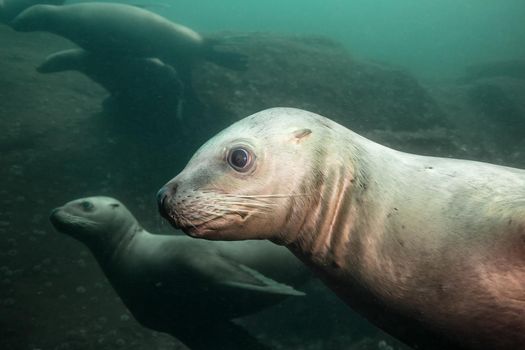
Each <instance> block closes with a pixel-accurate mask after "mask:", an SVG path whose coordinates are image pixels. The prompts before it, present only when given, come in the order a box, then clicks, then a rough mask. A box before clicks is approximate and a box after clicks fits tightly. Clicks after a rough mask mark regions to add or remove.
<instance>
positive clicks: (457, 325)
mask: <svg viewBox="0 0 525 350" xmlns="http://www.w3.org/2000/svg"><path fill="white" fill-rule="evenodd" d="M158 202H159V209H160V211H161V214H162V215H163V216H164V217H166V218H167V219H168V220H169V221H170V222H171V223H172V224H173V225H174V226H175V227H178V228H181V229H182V230H184V231H185V232H186V233H187V234H189V235H191V236H193V237H198V238H205V239H211V240H219V239H220V240H242V239H269V240H271V241H273V242H276V243H278V244H282V245H285V246H286V247H288V248H289V249H290V250H291V251H292V252H293V253H294V254H296V255H297V256H298V257H299V258H300V259H301V260H302V261H304V262H305V263H306V264H307V265H308V266H309V267H311V268H312V269H313V270H314V271H315V272H316V273H317V274H318V275H319V276H320V277H321V278H322V279H323V280H324V281H325V283H326V284H327V285H328V286H329V287H330V288H331V289H332V290H333V291H335V292H336V293H337V294H338V295H339V296H340V297H341V298H342V299H343V300H344V301H345V302H346V303H347V304H348V305H349V306H351V307H352V308H354V309H355V310H356V311H358V312H360V313H361V314H362V315H363V316H365V317H367V318H368V319H369V320H371V321H372V322H373V323H375V324H376V325H377V326H379V327H380V328H382V329H383V330H385V331H386V332H388V333H390V334H392V335H394V336H396V337H398V338H399V339H401V340H403V341H405V342H406V343H407V344H409V345H412V346H415V347H416V348H418V349H459V348H467V349H517V348H520V347H522V346H523V344H525V171H524V170H520V169H513V168H508V167H503V166H497V165H491V164H486V163H480V162H474V161H467V160H457V159H445V158H435V157H425V156H418V155H413V154H408V153H403V152H399V151H396V150H393V149H390V148H387V147H384V146H382V145H379V144H377V143H375V142H372V141H370V140H368V139H366V138H364V137H361V136H359V135H357V134H355V133H354V132H352V131H350V130H348V129H346V128H345V127H343V126H341V125H339V124H337V123H335V122H333V121H331V120H329V119H327V118H324V117H322V116H319V115H316V114H313V113H310V112H307V111H302V110H298V109H292V108H275V109H269V110H266V111H262V112H259V113H257V114H254V115H252V116H250V117H247V118H245V119H243V120H241V121H239V122H237V123H235V124H233V125H232V126H230V127H229V128H227V129H225V130H224V131H222V132H221V133H219V134H218V135H217V136H215V137H214V138H212V139H211V140H209V141H208V142H207V143H206V144H205V145H204V146H202V147H201V148H200V149H199V150H198V151H197V152H196V154H195V155H194V156H193V158H192V159H191V160H190V161H189V163H188V165H187V166H186V168H185V169H184V170H183V171H182V172H181V173H180V174H179V175H177V176H176V177H175V178H174V179H172V180H171V181H170V182H168V184H167V185H166V186H165V187H164V188H162V189H161V190H160V191H159V194H158Z"/></svg>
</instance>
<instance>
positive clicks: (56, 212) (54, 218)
mask: <svg viewBox="0 0 525 350" xmlns="http://www.w3.org/2000/svg"><path fill="white" fill-rule="evenodd" d="M62 209H63V208H62V207H58V208H55V209H53V210H51V213H50V214H49V220H50V221H51V224H52V225H53V226H54V227H55V228H56V229H57V230H58V231H60V232H62V230H63V228H64V220H63V219H62V218H61V216H60V212H61V210H62Z"/></svg>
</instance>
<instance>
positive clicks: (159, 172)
mask: <svg viewBox="0 0 525 350" xmlns="http://www.w3.org/2000/svg"><path fill="white" fill-rule="evenodd" d="M75 2H76V1H75ZM127 2H128V3H130V4H134V5H138V6H140V7H143V8H145V9H147V10H149V11H153V12H156V13H158V14H161V15H163V16H165V17H166V18H169V19H171V20H173V21H175V22H178V23H181V24H184V25H187V26H189V27H191V28H192V29H194V30H196V31H198V32H199V33H202V34H203V35H210V36H215V37H217V36H218V37H220V36H221V35H225V37H226V38H228V39H227V40H226V41H227V43H228V49H231V50H233V51H234V52H235V53H239V54H244V55H246V56H247V58H248V70H247V71H242V72H240V71H231V70H227V69H224V68H223V67H219V66H217V65H214V64H212V63H209V62H207V63H203V64H200V63H199V64H197V65H196V66H195V67H194V69H193V77H192V79H193V81H192V82H193V89H194V90H195V91H194V92H195V94H196V95H197V97H198V99H199V101H200V102H199V103H200V104H201V105H200V106H197V107H196V108H195V109H191V108H190V107H189V104H187V103H185V104H183V105H182V107H183V108H182V111H181V114H178V111H173V112H172V111H171V110H169V109H172V106H171V105H170V104H169V103H166V96H168V100H169V101H168V102H172V101H171V99H172V96H175V97H173V98H176V96H180V94H178V91H177V93H175V94H167V93H165V91H163V89H164V86H169V84H166V85H161V84H160V83H159V84H155V82H153V83H151V79H145V78H144V76H142V78H140V79H143V80H140V79H138V83H139V84H141V83H144V82H145V81H148V84H152V85H150V86H148V88H149V89H150V91H148V92H151V94H146V93H141V92H140V91H142V90H140V91H139V92H138V93H137V95H136V96H139V97H143V96H145V95H147V96H157V95H158V96H161V100H162V101H163V102H164V103H159V102H158V101H157V100H155V98H151V100H150V101H146V102H149V104H145V105H146V106H148V107H147V108H146V109H147V110H144V105H141V106H139V107H142V108H138V107H137V103H136V101H130V103H129V106H130V109H129V110H128V109H126V112H125V113H124V115H119V116H118V117H115V116H114V115H113V112H114V110H112V109H111V108H108V109H106V108H107V107H108V103H107V101H108V99H107V96H108V92H107V91H106V90H105V89H104V88H102V87H101V86H100V85H97V84H96V83H94V82H93V81H92V80H91V79H89V78H87V77H86V76H85V75H83V74H81V73H78V72H62V73H54V74H41V73H38V72H37V71H36V70H35V67H37V66H38V65H40V64H41V63H42V61H43V60H44V59H45V58H46V56H47V55H49V54H52V53H55V52H57V51H60V50H63V49H67V48H71V47H73V45H72V44H71V42H68V41H67V40H64V39H62V38H59V37H58V36H53V35H49V34H47V33H17V32H15V31H13V30H11V29H10V28H9V27H8V26H6V25H3V24H0V180H1V181H2V185H0V349H2V350H19V349H20V350H26V349H27V350H36V349H42V350H48V349H51V350H69V349H71V350H88V349H89V350H91V349H97V350H99V349H107V350H109V349H111V350H113V349H129V350H145V349H148V350H149V349H153V350H161V349H162V350H164V349H166V350H167V349H170V350H178V349H183V346H182V345H181V344H180V343H179V342H178V341H176V340H174V338H173V337H170V336H168V335H165V334H161V333H157V332H153V331H150V330H148V329H146V328H144V327H142V326H141V325H139V324H138V322H136V321H135V320H134V319H133V317H132V315H131V314H130V313H129V311H128V310H127V309H126V307H125V306H124V305H123V304H122V302H121V301H120V299H119V298H118V296H117V294H116V293H115V292H114V290H113V289H112V288H111V286H110V285H109V283H108V281H107V279H106V278H105V277H104V275H103V273H102V272H101V270H100V268H99V266H98V264H97V262H96V261H95V260H94V259H93V257H92V255H91V254H90V252H89V251H88V250H87V248H86V247H85V246H84V245H83V244H81V243H80V242H77V241H76V240H74V239H72V238H70V237H66V236H65V235H62V234H58V233H57V232H56V231H55V230H54V228H53V227H52V226H51V224H50V222H49V219H48V217H49V213H50V211H51V210H52V209H53V208H55V207H57V206H59V205H62V204H64V203H65V202H67V201H69V200H73V199H75V198H79V197H84V196H92V195H110V196H114V197H116V198H118V199H120V200H121V201H122V202H123V203H124V204H125V205H126V206H128V207H129V208H130V210H131V211H132V212H133V213H134V214H135V215H136V216H137V218H138V219H139V221H140V222H141V224H143V225H144V227H145V228H147V229H148V230H150V231H153V232H159V233H166V234H174V233H175V231H174V230H173V229H172V227H171V226H169V225H168V224H167V223H166V222H165V221H164V220H163V219H161V218H160V216H159V215H158V212H157V207H156V202H155V194H156V192H157V191H158V189H159V188H160V187H161V186H163V185H164V184H165V183H166V182H167V181H168V180H170V179H171V178H172V177H173V176H175V175H176V174H177V173H178V172H180V171H181V170H182V169H183V168H184V166H185V165H186V163H187V161H188V160H189V159H190V158H191V156H192V155H193V154H194V153H195V151H196V150H197V149H198V147H199V146H200V145H202V143H203V142H205V141H206V140H207V139H209V138H210V137H212V136H213V135H215V134H216V133H218V132H219V131H220V130H221V129H223V128H224V127H226V126H228V125H230V124H231V123H232V122H234V121H236V120H238V119H240V118H242V117H245V116H248V115H250V114H252V113H254V112H257V111H259V110H262V109H265V108H270V107H276V106H289V107H298V108H304V109H308V110H311V111H313V112H316V113H319V114H322V115H323V116H326V117H328V118H331V119H334V120H336V121H337V122H339V123H342V124H343V125H345V126H347V127H348V128H350V129H352V130H354V131H356V132H358V133H359V134H361V135H363V136H365V137H368V138H370V139H372V140H374V141H377V142H379V143H382V144H384V145H387V146H389V147H392V148H396V149H400V150H403V151H407V152H413V153H418V154H430V155H437V156H445V157H456V158H468V159H476V160H482V161H488V162H492V163H497V164H505V165H510V166H514V167H519V168H525V153H524V151H523V150H524V149H525V138H524V131H525V68H524V67H525V63H524V62H525V45H524V43H525V1H524V0H455V1H454V0H440V1H431V0H419V1H418V0H376V1H375V0H359V1H351V0H328V1H321V0H317V1H314V0H302V1H301V0H282V1H277V0H266V1H255V0H224V1H218V0H200V1H195V0H193V1H192V0H152V1H134V0H133V1H127ZM108 37H109V33H108ZM492 62H496V63H497V64H496V65H490V64H491V63H492ZM498 62H500V63H501V62H502V63H501V64H500V63H498ZM480 63H482V64H484V63H488V64H489V66H484V65H482V66H481V67H478V66H476V65H477V64H480ZM468 67H471V68H470V70H469V69H467V68H468ZM472 67H474V68H472ZM112 69H113V68H112ZM109 73H110V74H111V72H109ZM143 73H144V72H143ZM106 74H107V73H106ZM144 74H146V75H148V78H152V77H154V75H153V74H149V73H148V72H145V73H144ZM168 80H169V77H168ZM169 82H173V81H169ZM134 83H135V84H136V83H137V82H136V81H135V82H134ZM130 85H131V84H130ZM133 86H135V85H133ZM126 87H128V86H126ZM131 102H135V103H131ZM175 102H177V101H175ZM184 102H187V101H184ZM110 103H111V101H109V104H110ZM139 104H141V102H140V101H139ZM166 105H167V106H168V107H166ZM173 105H174V106H179V105H178V104H177V103H174V104H173ZM110 107H111V105H110ZM121 107H122V106H121ZM193 107H195V106H193ZM166 108H167V109H168V111H166ZM175 109H176V107H175ZM115 114H116V113H115ZM120 114H122V113H120ZM178 233H179V234H180V232H178ZM304 288H305V289H304V290H305V291H306V292H307V296H306V297H305V298H304V299H301V300H298V299H297V298H296V299H293V300H287V301H285V302H284V303H283V304H280V305H279V306H278V307H276V308H271V309H269V310H266V311H264V312H263V313H261V314H257V315H254V316H251V317H248V318H247V319H244V320H243V321H242V324H243V325H244V326H246V328H247V329H248V330H249V331H250V332H252V333H253V334H255V335H256V336H257V337H258V338H260V339H262V341H263V342H265V343H267V344H270V345H272V346H273V347H274V348H276V349H284V350H292V349H297V350H299V349H301V350H339V349H341V350H347V349H350V350H393V349H395V350H406V349H408V348H407V347H406V346H404V345H402V344H400V343H399V342H397V341H396V340H395V339H392V338H391V337H389V336H388V335H386V334H384V333H382V332H381V331H379V330H378V329H377V328H375V327H373V326H371V325H370V324H369V323H367V322H366V321H364V320H363V319H362V318H361V317H360V316H359V315H357V314H355V313H353V312H351V311H350V310H349V309H348V308H347V307H346V306H345V305H344V304H343V303H342V302H341V301H340V300H339V299H337V298H336V297H335V296H334V295H333V293H332V292H330V291H329V290H328V289H327V288H326V287H324V286H323V285H322V284H321V283H320V282H318V281H317V282H311V283H309V284H307V285H306V286H305V287H304ZM232 350H235V349H232ZM242 350H246V349H242Z"/></svg>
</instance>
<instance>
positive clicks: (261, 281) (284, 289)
mask: <svg viewBox="0 0 525 350" xmlns="http://www.w3.org/2000/svg"><path fill="white" fill-rule="evenodd" d="M238 268H239V270H242V271H244V272H245V273H247V274H248V275H249V276H250V277H252V278H253V279H254V280H255V281H254V282H255V283H251V282H248V281H245V280H243V281H237V280H234V279H232V280H227V281H224V282H222V284H224V285H227V286H231V287H236V288H242V289H248V290H254V291H260V292H265V293H272V294H281V295H293V296H303V295H305V293H303V292H301V291H298V290H296V289H295V288H293V287H291V286H289V285H286V284H284V283H279V282H277V281H275V280H273V279H271V278H269V277H266V276H264V275H263V274H262V273H260V272H258V271H256V270H254V269H252V268H249V267H248V266H245V265H242V264H240V265H239V266H238Z"/></svg>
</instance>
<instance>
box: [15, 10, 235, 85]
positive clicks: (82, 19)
mask: <svg viewBox="0 0 525 350" xmlns="http://www.w3.org/2000/svg"><path fill="white" fill-rule="evenodd" d="M12 26H13V28H14V29H15V30H19V31H36V30H42V31H47V32H50V33H54V34H57V35H60V36H62V37H64V38H67V39H69V40H71V41H73V42H74V43H75V44H77V45H79V46H80V47H81V48H83V49H84V50H86V51H90V52H93V53H97V54H102V55H104V56H111V55H116V56H131V57H134V58H159V59H160V60H161V61H163V62H165V63H168V64H170V65H172V66H173V67H175V69H176V70H177V72H178V73H179V74H181V75H182V74H184V75H185V74H188V75H189V69H190V67H191V65H192V64H193V62H194V61H195V60H198V59H207V60H210V61H212V62H214V63H217V64H221V65H224V66H227V67H229V68H239V69H242V68H243V67H244V66H243V65H244V61H243V57H242V55H239V54H234V53H226V52H218V51H215V50H214V47H213V43H212V42H210V41H209V40H205V39H204V38H203V37H202V36H201V35H200V34H199V33H197V32H195V31H193V30H192V29H190V28H188V27H185V26H183V25H180V24H177V23H174V22H171V21H169V20H168V19H166V18H164V17H162V16H159V15H157V14H155V13H153V12H150V11H147V10H144V9H141V8H139V7H136V6H131V5H126V4H117V3H97V2H92V3H90V2H85V3H75V4H68V5H64V6H52V5H37V6H33V7H31V8H29V9H27V10H25V11H23V12H22V13H20V14H19V15H18V16H17V17H16V18H15V19H14V20H13V23H12ZM188 81H189V79H188Z"/></svg>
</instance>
